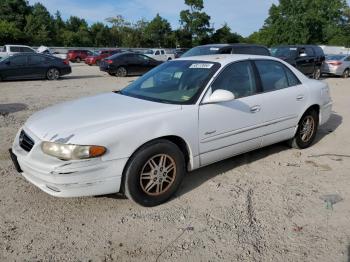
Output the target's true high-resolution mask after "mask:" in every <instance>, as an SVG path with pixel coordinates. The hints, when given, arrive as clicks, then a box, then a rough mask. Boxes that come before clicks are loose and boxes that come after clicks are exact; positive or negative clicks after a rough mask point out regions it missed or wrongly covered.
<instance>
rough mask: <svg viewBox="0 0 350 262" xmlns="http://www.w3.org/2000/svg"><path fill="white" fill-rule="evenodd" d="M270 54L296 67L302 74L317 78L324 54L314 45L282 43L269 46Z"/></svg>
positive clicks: (319, 74)
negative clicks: (281, 44)
mask: <svg viewBox="0 0 350 262" xmlns="http://www.w3.org/2000/svg"><path fill="white" fill-rule="evenodd" d="M271 54H272V55H273V56H275V57H278V58H280V59H282V60H284V61H286V62H288V63H289V64H291V65H293V66H294V67H296V68H297V69H298V70H299V71H300V72H302V73H303V74H304V75H307V76H310V77H313V78H314V79H319V78H320V76H321V67H322V63H323V61H325V55H324V53H323V50H322V48H321V47H319V46H316V45H283V46H276V47H273V48H271Z"/></svg>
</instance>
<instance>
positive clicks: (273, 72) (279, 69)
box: [255, 60, 289, 92]
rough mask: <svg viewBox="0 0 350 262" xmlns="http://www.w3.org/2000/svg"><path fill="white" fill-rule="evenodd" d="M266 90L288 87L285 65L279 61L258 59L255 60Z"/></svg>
mask: <svg viewBox="0 0 350 262" xmlns="http://www.w3.org/2000/svg"><path fill="white" fill-rule="evenodd" d="M255 64H256V67H257V69H258V72H259V75H260V79H261V83H262V87H263V90H264V92H269V91H275V90H279V89H283V88H287V87H288V86H289V84H288V78H287V75H286V72H285V69H284V68H285V66H284V65H282V64H281V63H280V62H277V61H270V60H258V61H255Z"/></svg>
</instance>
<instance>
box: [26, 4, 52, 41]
mask: <svg viewBox="0 0 350 262" xmlns="http://www.w3.org/2000/svg"><path fill="white" fill-rule="evenodd" d="M24 33H25V34H26V36H27V38H28V39H31V40H30V42H31V44H34V45H50V44H52V42H53V41H52V40H53V37H54V34H53V18H52V17H51V15H50V13H49V11H47V9H46V7H45V6H43V5H42V4H40V3H36V4H34V6H33V8H32V11H31V14H29V15H28V16H27V17H26V26H25V27H24Z"/></svg>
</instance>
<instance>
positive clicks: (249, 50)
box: [232, 46, 270, 56]
mask: <svg viewBox="0 0 350 262" xmlns="http://www.w3.org/2000/svg"><path fill="white" fill-rule="evenodd" d="M232 53H233V54H249V55H265V56H270V52H269V50H268V49H266V48H264V47H260V46H233V47H232Z"/></svg>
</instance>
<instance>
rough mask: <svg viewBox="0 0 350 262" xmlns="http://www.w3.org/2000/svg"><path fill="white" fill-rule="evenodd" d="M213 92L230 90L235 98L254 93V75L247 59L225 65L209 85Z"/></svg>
mask: <svg viewBox="0 0 350 262" xmlns="http://www.w3.org/2000/svg"><path fill="white" fill-rule="evenodd" d="M211 88H212V91H213V92H214V91H215V90H217V89H224V90H228V91H230V92H232V93H233V94H234V95H235V97H236V98H240V97H245V96H250V95H253V94H255V93H256V83H255V76H254V71H253V68H252V65H251V63H250V62H249V61H242V62H237V63H233V64H231V65H229V66H227V67H226V68H225V69H224V71H223V72H222V73H221V74H220V75H219V76H218V78H217V79H216V80H215V81H214V83H213V84H212V86H211Z"/></svg>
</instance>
